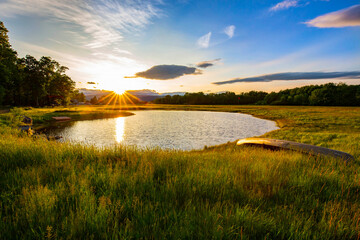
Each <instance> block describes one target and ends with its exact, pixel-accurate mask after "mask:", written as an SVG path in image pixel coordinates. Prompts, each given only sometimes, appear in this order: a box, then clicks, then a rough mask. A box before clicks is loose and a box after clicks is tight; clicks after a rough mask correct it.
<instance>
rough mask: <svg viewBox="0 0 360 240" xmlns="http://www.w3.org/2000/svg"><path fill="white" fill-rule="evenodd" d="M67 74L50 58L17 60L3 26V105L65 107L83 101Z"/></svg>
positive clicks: (0, 71) (0, 33)
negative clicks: (76, 101) (71, 100)
mask: <svg viewBox="0 0 360 240" xmlns="http://www.w3.org/2000/svg"><path fill="white" fill-rule="evenodd" d="M66 70H68V68H67V67H64V66H61V65H60V64H59V63H58V62H57V61H55V60H53V59H51V58H50V57H41V58H40V59H39V60H37V59H36V58H34V57H32V56H30V55H27V56H26V57H25V58H18V56H17V52H16V51H15V50H14V49H12V47H11V45H10V43H9V37H8V30H7V29H6V28H5V26H4V24H3V22H0V105H11V106H45V105H54V104H55V105H58V104H63V105H66V104H68V103H70V99H76V100H79V101H80V100H84V99H85V96H84V95H83V94H81V93H79V92H78V91H74V89H75V82H74V81H72V80H71V78H70V77H69V76H67V75H66V74H65V71H66Z"/></svg>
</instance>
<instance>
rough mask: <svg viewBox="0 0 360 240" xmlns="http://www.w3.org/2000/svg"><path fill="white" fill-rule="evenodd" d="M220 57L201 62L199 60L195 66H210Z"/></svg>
mask: <svg viewBox="0 0 360 240" xmlns="http://www.w3.org/2000/svg"><path fill="white" fill-rule="evenodd" d="M220 60H221V58H217V59H214V60H210V61H203V62H199V63H197V64H196V66H197V67H199V68H208V67H212V66H214V65H215V63H216V62H218V61H220Z"/></svg>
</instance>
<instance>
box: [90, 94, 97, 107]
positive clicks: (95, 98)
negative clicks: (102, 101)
mask: <svg viewBox="0 0 360 240" xmlns="http://www.w3.org/2000/svg"><path fill="white" fill-rule="evenodd" d="M98 102H99V101H98V99H97V97H96V96H94V97H93V98H92V99H90V103H91V104H92V105H95V104H97V103H98Z"/></svg>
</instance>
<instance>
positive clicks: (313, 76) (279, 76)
mask: <svg viewBox="0 0 360 240" xmlns="http://www.w3.org/2000/svg"><path fill="white" fill-rule="evenodd" d="M336 78H360V71H352V72H285V73H274V74H266V75H261V76H254V77H247V78H235V79H231V80H228V81H222V82H214V83H213V84H216V85H223V84H232V83H237V82H272V81H295V80H318V79H336Z"/></svg>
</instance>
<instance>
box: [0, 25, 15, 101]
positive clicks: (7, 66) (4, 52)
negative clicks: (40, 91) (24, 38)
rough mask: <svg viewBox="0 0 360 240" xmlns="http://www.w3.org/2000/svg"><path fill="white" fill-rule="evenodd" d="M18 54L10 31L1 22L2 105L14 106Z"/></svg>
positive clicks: (0, 85)
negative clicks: (14, 48) (12, 46)
mask: <svg viewBox="0 0 360 240" xmlns="http://www.w3.org/2000/svg"><path fill="white" fill-rule="evenodd" d="M16 61H17V53H16V51H14V50H13V49H12V48H11V45H10V42H9V36H8V30H7V29H6V27H5V26H4V23H3V22H1V21H0V104H2V103H4V102H5V103H6V104H14V96H15V91H14V84H15V81H16V79H15V76H16V74H15V72H16V71H17V67H16Z"/></svg>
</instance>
